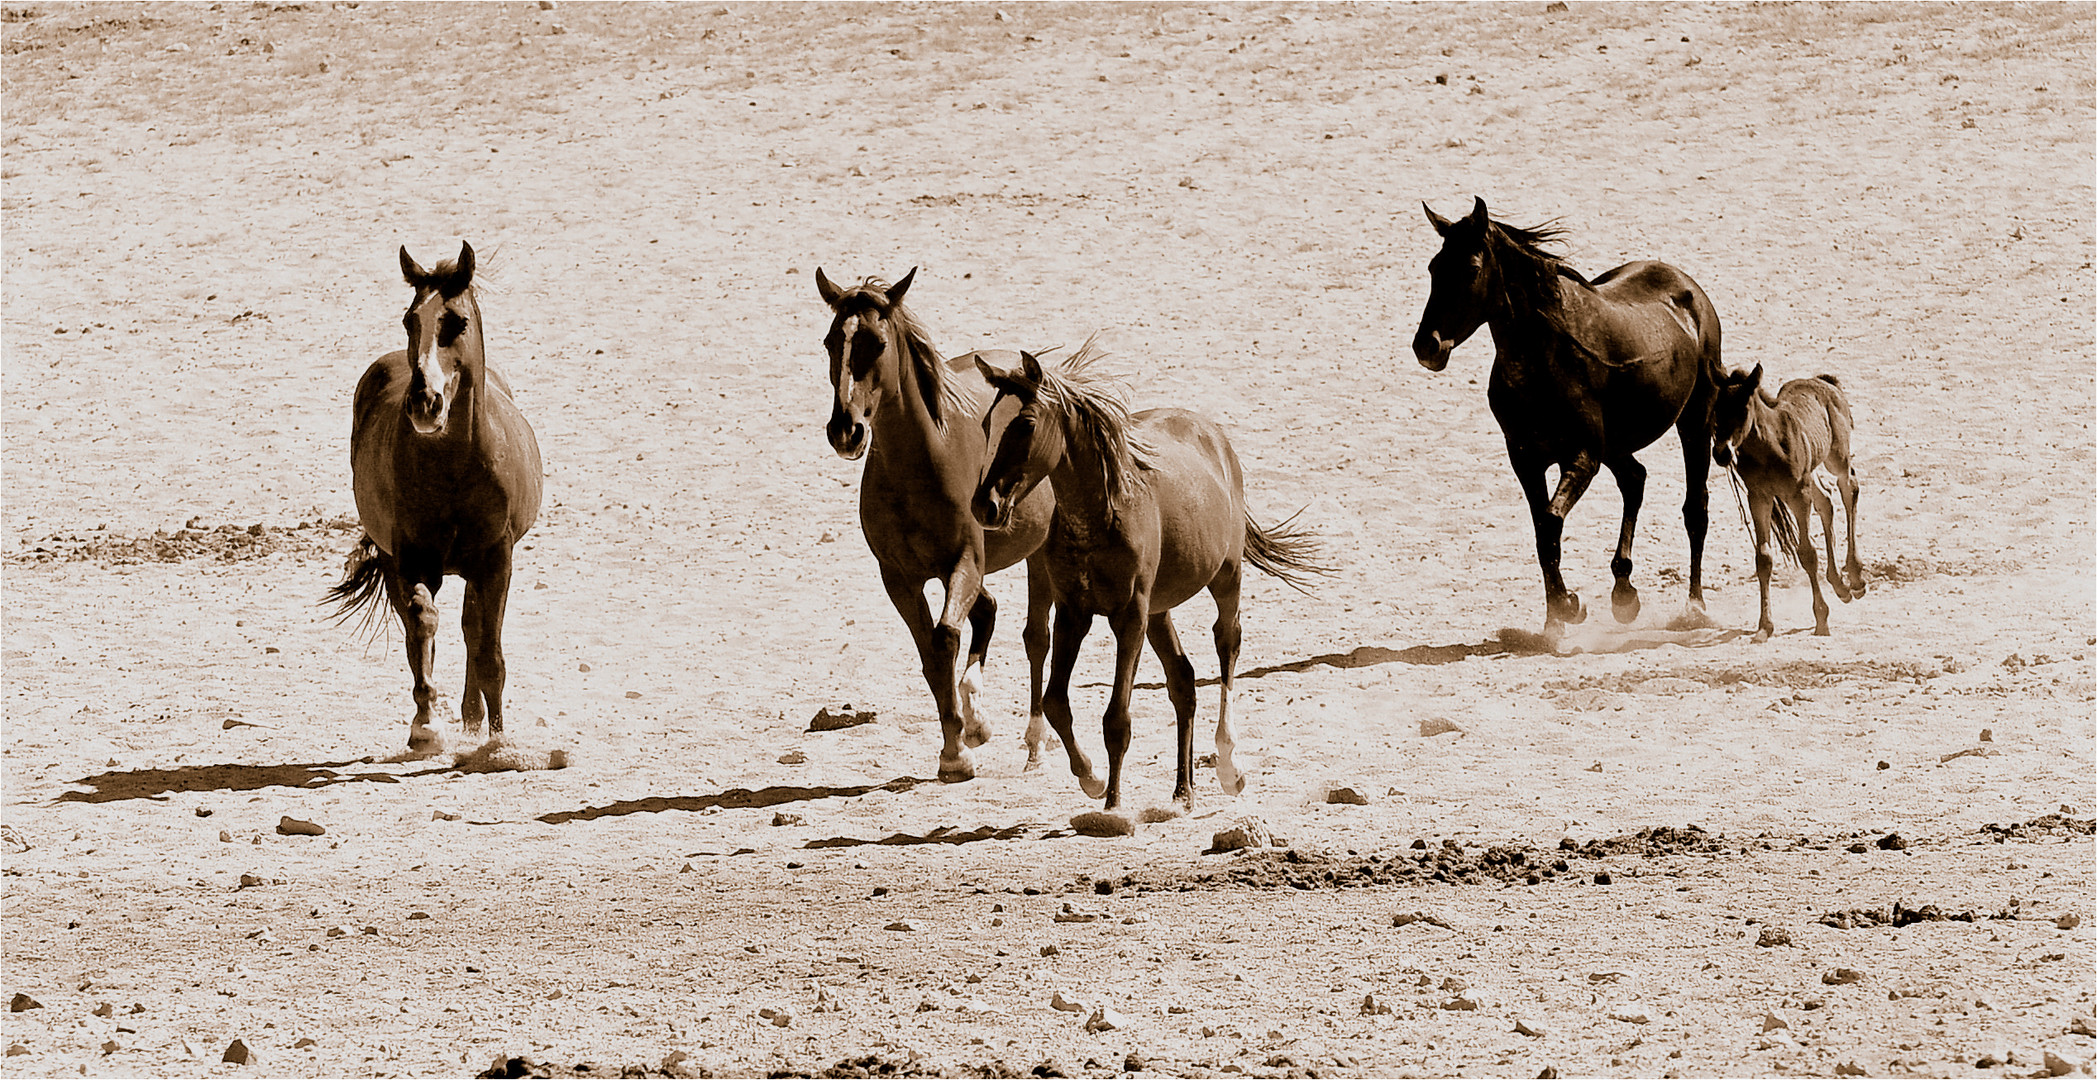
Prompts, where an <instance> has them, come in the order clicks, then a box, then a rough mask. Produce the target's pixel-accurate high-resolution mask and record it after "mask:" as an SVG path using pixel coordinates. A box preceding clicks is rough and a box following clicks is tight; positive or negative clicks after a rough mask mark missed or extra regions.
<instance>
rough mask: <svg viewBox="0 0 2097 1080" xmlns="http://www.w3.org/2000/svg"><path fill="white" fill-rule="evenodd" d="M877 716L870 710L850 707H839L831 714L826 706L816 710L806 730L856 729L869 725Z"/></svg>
mask: <svg viewBox="0 0 2097 1080" xmlns="http://www.w3.org/2000/svg"><path fill="white" fill-rule="evenodd" d="M879 715H880V714H879V713H876V712H874V711H873V710H872V709H866V710H859V709H854V708H853V707H852V706H850V705H845V706H841V707H840V708H838V709H837V711H835V712H832V711H831V710H830V707H829V706H827V705H826V706H824V707H823V708H822V709H819V710H817V712H816V714H815V716H814V717H812V718H810V720H809V721H808V730H810V731H842V730H844V729H845V728H849V727H858V726H859V725H861V724H871V723H873V722H874V719H875V718H876V717H878V716H879Z"/></svg>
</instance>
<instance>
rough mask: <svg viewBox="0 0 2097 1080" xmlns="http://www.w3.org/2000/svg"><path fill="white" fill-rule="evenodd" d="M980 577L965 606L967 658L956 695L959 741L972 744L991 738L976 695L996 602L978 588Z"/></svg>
mask: <svg viewBox="0 0 2097 1080" xmlns="http://www.w3.org/2000/svg"><path fill="white" fill-rule="evenodd" d="M980 581H981V579H980V578H979V579H978V582H979V587H978V589H977V591H976V603H975V605H974V606H973V607H971V608H969V610H968V659H967V661H965V662H964V663H963V664H962V665H961V683H960V686H959V687H958V688H957V696H956V698H955V704H956V705H958V706H959V707H960V710H961V741H962V742H963V743H965V744H967V745H968V746H972V747H973V746H981V745H983V744H984V743H987V742H989V741H990V724H989V722H988V721H986V720H984V719H983V714H982V713H981V712H980V711H978V710H977V709H976V695H977V694H979V693H982V692H983V654H984V653H985V652H986V651H987V650H988V649H989V648H990V635H991V632H992V631H993V630H995V629H996V628H997V624H998V602H997V601H996V600H994V599H992V598H991V595H990V593H989V592H988V591H987V590H984V589H982V588H980ZM949 595H950V596H951V594H949Z"/></svg>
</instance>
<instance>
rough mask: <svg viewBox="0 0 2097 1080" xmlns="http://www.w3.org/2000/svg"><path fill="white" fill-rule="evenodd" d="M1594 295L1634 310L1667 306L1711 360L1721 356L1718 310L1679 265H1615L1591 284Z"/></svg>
mask: <svg viewBox="0 0 2097 1080" xmlns="http://www.w3.org/2000/svg"><path fill="white" fill-rule="evenodd" d="M1591 284H1592V286H1593V288H1594V290H1595V294H1596V295H1598V296H1600V297H1602V298H1603V299H1604V300H1607V301H1609V302H1610V303H1611V304H1614V305H1617V306H1618V307H1620V308H1624V309H1627V310H1631V311H1649V310H1652V309H1654V308H1661V309H1664V310H1665V311H1666V312H1667V314H1668V316H1669V317H1670V319H1671V320H1672V321H1673V322H1674V324H1675V326H1676V327H1677V328H1679V329H1680V330H1681V332H1682V334H1683V336H1684V337H1685V338H1687V339H1688V341H1689V343H1690V344H1691V345H1692V346H1693V347H1694V348H1695V349H1696V350H1697V351H1699V352H1703V353H1707V354H1708V355H1709V357H1710V360H1711V362H1713V363H1715V362H1716V360H1717V357H1718V342H1719V325H1718V312H1717V310H1716V309H1714V308H1713V307H1712V306H1711V298H1710V297H1708V296H1705V295H1704V290H1703V288H1702V287H1700V286H1699V285H1697V283H1696V280H1695V279H1694V278H1691V277H1690V276H1689V275H1688V274H1687V273H1684V272H1683V271H1682V270H1681V269H1680V268H1678V267H1675V266H1671V265H1669V264H1667V263H1664V262H1658V261H1656V260H1652V259H1641V260H1639V261H1637V262H1628V263H1625V264H1624V265H1622V266H1619V267H1616V268H1614V269H1612V270H1610V271H1608V272H1607V273H1604V274H1602V275H1601V276H1600V277H1597V278H1595V279H1594V281H1593V282H1592V283H1591Z"/></svg>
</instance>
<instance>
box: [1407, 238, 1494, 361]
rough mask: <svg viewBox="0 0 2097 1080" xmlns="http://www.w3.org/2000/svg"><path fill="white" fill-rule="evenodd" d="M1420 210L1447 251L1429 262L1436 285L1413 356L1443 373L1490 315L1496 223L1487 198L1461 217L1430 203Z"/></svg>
mask: <svg viewBox="0 0 2097 1080" xmlns="http://www.w3.org/2000/svg"><path fill="white" fill-rule="evenodd" d="M1420 208H1421V209H1423V210H1426V211H1427V220H1428V222H1429V223H1431V224H1432V225H1433V226H1434V231H1435V232H1438V233H1440V234H1442V250H1441V251H1440V252H1438V253H1436V255H1435V257H1434V258H1433V259H1430V260H1428V263H1427V274H1428V277H1429V278H1430V279H1431V280H1432V282H1433V284H1432V286H1431V289H1430V291H1429V292H1428V294H1427V310H1426V311H1424V312H1422V313H1421V315H1420V332H1419V333H1417V334H1414V335H1413V355H1414V356H1416V357H1418V358H1419V360H1420V366H1421V367H1424V368H1426V369H1427V370H1429V371H1440V370H1442V369H1443V368H1445V367H1448V366H1449V354H1450V353H1451V352H1454V351H1455V350H1456V347H1457V346H1458V345H1461V344H1463V343H1464V341H1465V340H1466V339H1468V338H1469V337H1470V336H1471V335H1472V334H1474V333H1477V332H1478V328H1479V327H1480V326H1483V325H1484V324H1485V321H1486V318H1487V316H1488V315H1489V314H1490V313H1491V309H1492V296H1493V288H1494V283H1493V279H1494V277H1495V272H1496V269H1497V268H1496V267H1495V266H1494V265H1493V253H1492V250H1491V247H1490V245H1489V244H1488V243H1487V239H1488V237H1487V235H1486V234H1487V232H1488V231H1489V230H1490V229H1491V227H1492V223H1491V220H1490V219H1489V218H1487V217H1486V212H1485V200H1484V199H1478V200H1477V202H1476V205H1474V206H1473V207H1472V208H1471V213H1470V215H1469V216H1468V217H1464V218H1461V219H1459V220H1456V221H1450V220H1449V219H1448V218H1445V217H1443V216H1442V215H1440V214H1437V213H1435V212H1434V208H1433V207H1431V206H1428V205H1427V204H1426V203H1421V204H1420Z"/></svg>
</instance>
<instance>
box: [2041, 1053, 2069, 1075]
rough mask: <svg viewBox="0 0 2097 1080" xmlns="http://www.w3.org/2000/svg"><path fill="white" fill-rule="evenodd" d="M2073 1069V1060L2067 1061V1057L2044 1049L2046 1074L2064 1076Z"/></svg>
mask: <svg viewBox="0 0 2097 1080" xmlns="http://www.w3.org/2000/svg"><path fill="white" fill-rule="evenodd" d="M2074 1071H2075V1063H2074V1062H2072V1061H2069V1060H2068V1059H2067V1058H2064V1057H2062V1056H2060V1055H2059V1054H2056V1053H2054V1052H2053V1051H2051V1050H2048V1051H2046V1075H2048V1076H2066V1075H2068V1074H2069V1073H2072V1072H2074Z"/></svg>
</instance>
